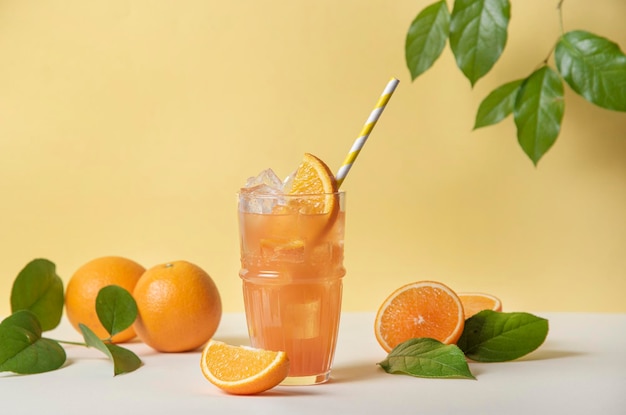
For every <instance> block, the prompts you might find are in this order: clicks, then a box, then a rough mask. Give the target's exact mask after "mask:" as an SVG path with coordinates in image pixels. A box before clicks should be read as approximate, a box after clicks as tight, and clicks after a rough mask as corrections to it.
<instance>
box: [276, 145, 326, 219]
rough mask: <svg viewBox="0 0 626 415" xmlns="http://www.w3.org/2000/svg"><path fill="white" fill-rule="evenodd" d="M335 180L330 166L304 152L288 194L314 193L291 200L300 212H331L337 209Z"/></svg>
mask: <svg viewBox="0 0 626 415" xmlns="http://www.w3.org/2000/svg"><path fill="white" fill-rule="evenodd" d="M336 192H337V180H335V176H334V175H333V173H332V171H331V170H330V168H329V167H328V166H327V165H326V164H325V163H324V162H323V161H322V160H320V159H319V158H317V157H315V156H314V155H312V154H309V153H305V154H304V158H303V159H302V162H301V163H300V166H298V170H296V173H295V176H294V178H293V181H292V183H291V188H290V189H289V192H288V193H289V194H290V195H316V194H322V193H323V194H324V195H323V196H320V197H314V198H309V199H307V200H302V199H298V200H293V201H292V202H293V203H297V204H298V205H299V206H298V207H299V209H300V212H302V213H306V214H315V213H333V212H335V211H336V210H337V209H338V206H337V200H336V197H335V196H334V195H333V193H336Z"/></svg>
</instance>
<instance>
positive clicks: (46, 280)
mask: <svg viewBox="0 0 626 415" xmlns="http://www.w3.org/2000/svg"><path fill="white" fill-rule="evenodd" d="M18 310H29V311H31V312H33V314H35V315H36V316H37V319H38V320H39V323H40V324H41V328H42V330H43V331H48V330H52V329H53V328H55V327H56V326H58V325H59V322H60V321H61V316H62V315H63V281H62V280H61V278H60V277H59V276H58V275H57V274H56V266H55V265H54V263H52V262H50V261H48V260H47V259H34V260H32V261H31V262H29V263H28V264H26V266H25V267H24V268H23V269H22V270H21V271H20V273H19V274H18V275H17V277H16V278H15V281H14V282H13V287H12V289H11V311H12V312H16V311H18Z"/></svg>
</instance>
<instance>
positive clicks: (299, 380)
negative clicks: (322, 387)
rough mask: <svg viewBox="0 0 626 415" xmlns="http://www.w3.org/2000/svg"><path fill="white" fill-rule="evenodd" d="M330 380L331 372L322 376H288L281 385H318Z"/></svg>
mask: <svg viewBox="0 0 626 415" xmlns="http://www.w3.org/2000/svg"><path fill="white" fill-rule="evenodd" d="M328 379H330V370H329V371H328V372H326V373H322V374H320V375H311V376H287V377H286V378H285V380H283V381H282V382H281V383H280V384H281V385H283V386H304V385H317V384H319V383H324V382H327V381H328Z"/></svg>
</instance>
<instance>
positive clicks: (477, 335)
mask: <svg viewBox="0 0 626 415" xmlns="http://www.w3.org/2000/svg"><path fill="white" fill-rule="evenodd" d="M547 336H548V320H546V319H544V318H541V317H537V316H535V315H533V314H529V313H503V312H497V311H491V310H484V311H481V312H480V313H478V314H475V315H474V316H472V317H470V318H469V319H467V321H466V322H465V328H464V329H463V334H462V335H461V337H460V338H459V341H458V342H457V345H458V346H459V347H460V348H461V350H463V352H464V353H465V355H466V356H467V357H468V358H470V359H472V360H476V361H480V362H506V361H510V360H515V359H517V358H520V357H522V356H525V355H527V354H528V353H530V352H532V351H534V350H536V349H537V348H538V347H539V346H541V345H542V344H543V342H544V341H545V339H546V337H547Z"/></svg>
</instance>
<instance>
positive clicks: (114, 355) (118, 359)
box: [78, 324, 142, 376]
mask: <svg viewBox="0 0 626 415" xmlns="http://www.w3.org/2000/svg"><path fill="white" fill-rule="evenodd" d="M78 327H79V328H80V331H81V332H82V333H83V338H84V339H85V343H86V344H87V346H88V347H93V348H94V349H98V350H100V351H101V352H102V353H104V354H105V355H107V356H108V358H109V359H111V360H112V361H113V375H114V376H117V375H121V374H123V373H129V372H133V371H135V370H137V369H139V368H140V367H141V365H142V362H141V359H139V357H138V356H137V355H136V354H135V353H133V352H132V351H130V350H128V349H125V348H123V347H120V346H117V345H115V344H111V343H105V342H103V341H102V340H100V339H99V338H98V336H97V335H96V334H95V333H94V332H93V331H92V330H91V329H90V328H89V327H87V326H85V325H84V324H79V325H78Z"/></svg>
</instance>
